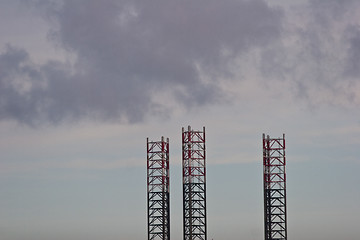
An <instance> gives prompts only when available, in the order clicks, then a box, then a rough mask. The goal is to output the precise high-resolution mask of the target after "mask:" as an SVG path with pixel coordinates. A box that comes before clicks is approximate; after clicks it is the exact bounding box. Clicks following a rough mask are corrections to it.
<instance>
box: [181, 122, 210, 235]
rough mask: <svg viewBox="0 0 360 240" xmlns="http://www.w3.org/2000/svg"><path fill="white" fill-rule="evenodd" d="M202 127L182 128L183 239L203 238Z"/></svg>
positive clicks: (203, 137)
mask: <svg viewBox="0 0 360 240" xmlns="http://www.w3.org/2000/svg"><path fill="white" fill-rule="evenodd" d="M205 154H206V151H205V127H204V128H203V131H194V130H191V127H190V126H189V127H188V130H187V131H184V128H183V129H182V158H183V161H182V167H183V221H184V223H183V226H184V240H206V239H207V231H206V228H207V227H206V164H205V157H206V156H205Z"/></svg>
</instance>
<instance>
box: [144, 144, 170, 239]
mask: <svg viewBox="0 0 360 240" xmlns="http://www.w3.org/2000/svg"><path fill="white" fill-rule="evenodd" d="M146 141H147V203H148V240H160V239H161V240H165V239H166V240H169V239H170V196H169V192H170V184H169V139H168V138H167V139H166V141H164V137H162V138H161V141H157V142H151V141H149V138H147V140H146Z"/></svg>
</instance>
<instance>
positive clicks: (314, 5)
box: [0, 0, 360, 125]
mask: <svg viewBox="0 0 360 240" xmlns="http://www.w3.org/2000/svg"><path fill="white" fill-rule="evenodd" d="M34 3H35V4H34ZM54 3H55V4H54ZM33 6H35V7H36V8H38V9H41V11H43V13H45V14H43V15H44V16H46V17H47V19H48V20H49V22H51V30H50V32H49V33H48V35H49V38H50V39H51V41H52V43H53V44H54V45H56V46H58V47H60V48H62V49H64V50H65V51H68V52H69V53H71V54H72V55H73V56H74V60H73V61H72V63H71V64H70V63H68V62H60V61H55V60H53V61H51V60H49V61H48V62H47V63H45V64H42V65H39V64H34V63H33V62H32V61H31V56H29V54H28V52H27V50H26V49H22V48H21V46H13V45H11V43H10V44H8V45H7V46H5V47H3V50H2V52H0V64H1V66H2V67H1V69H0V86H1V89H0V91H1V96H0V119H2V120H4V119H10V120H16V121H18V122H21V123H25V124H30V125H34V124H35V125H36V124H37V123H44V122H50V123H59V122H62V121H64V120H79V119H84V118H92V119H100V120H115V121H122V122H139V121H143V120H144V118H145V117H146V116H148V115H165V116H171V113H172V111H174V109H176V108H181V109H185V110H188V109H192V108H196V107H197V106H202V105H207V104H213V103H221V102H224V101H226V100H228V99H227V98H228V95H229V92H227V91H228V90H225V89H224V88H223V87H222V86H223V85H222V84H223V81H225V80H224V79H225V78H228V79H229V78H230V79H233V80H237V79H239V77H238V76H241V79H243V80H244V79H245V80H250V81H251V79H250V78H251V76H252V75H249V74H248V72H247V71H248V69H247V68H246V67H245V65H236V64H237V63H238V59H242V61H243V62H248V63H250V64H252V65H253V68H254V69H256V71H257V72H258V74H257V78H259V79H260V81H262V82H263V83H264V85H266V86H270V85H271V84H270V83H271V81H278V82H281V81H283V82H286V84H284V86H285V85H286V86H288V89H286V91H290V92H291V94H292V95H294V96H295V97H296V98H300V99H303V100H305V101H306V102H308V103H309V104H312V105H318V104H334V105H340V106H354V105H356V104H357V103H360V96H359V93H358V92H359V91H358V90H360V84H359V81H358V80H357V79H358V77H359V75H360V71H359V66H358V65H359V64H358V63H359V62H360V61H359V57H360V50H359V49H360V30H359V29H360V28H359V21H360V19H359V18H358V16H359V14H358V9H360V3H358V2H357V1H351V0H347V1H337V0H331V1H321V0H314V1H309V3H308V4H307V5H302V6H297V7H295V8H287V9H282V8H281V7H280V6H279V7H270V6H269V5H268V4H267V3H266V2H265V1H264V0H255V1H245V0H241V1H239V0H225V1H217V0H207V1H205V0H202V1H190V0H185V1H181V2H179V1H164V0H155V1H151V2H149V1H127V0H122V1H119V0H116V1H115V0H107V1H101V2H100V1H97V0H86V1H85V0H79V1H70V0H64V1H33ZM252 52H256V54H255V55H256V57H254V56H255V55H254V56H251V54H252ZM249 53H250V55H249ZM249 56H250V57H251V58H249V59H248V57H249ZM251 59H256V60H255V61H252V60H251ZM230 66H232V68H231V67H230ZM234 66H235V69H236V70H234ZM237 86H240V87H241V84H240V85H237ZM232 90H233V92H236V89H232ZM282 90H284V89H280V90H278V91H282ZM253 95H256V93H254V94H253Z"/></svg>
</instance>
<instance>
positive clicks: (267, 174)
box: [263, 134, 287, 240]
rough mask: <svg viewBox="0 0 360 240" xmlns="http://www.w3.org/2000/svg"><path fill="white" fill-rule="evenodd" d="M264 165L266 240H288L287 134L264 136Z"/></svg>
mask: <svg viewBox="0 0 360 240" xmlns="http://www.w3.org/2000/svg"><path fill="white" fill-rule="evenodd" d="M263 164H264V168H263V169H264V227H265V240H287V227H286V225H287V222H286V173H285V164H286V159H285V134H283V137H282V138H270V137H269V135H268V136H267V137H266V138H265V134H263Z"/></svg>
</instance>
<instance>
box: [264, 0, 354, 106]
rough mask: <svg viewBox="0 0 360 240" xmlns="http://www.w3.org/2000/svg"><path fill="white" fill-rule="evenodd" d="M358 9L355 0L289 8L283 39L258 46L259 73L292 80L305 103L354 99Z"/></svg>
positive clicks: (349, 103) (322, 1)
mask: <svg viewBox="0 0 360 240" xmlns="http://www.w3.org/2000/svg"><path fill="white" fill-rule="evenodd" d="M359 9H360V2H359V1H354V0H345V1H342V0H313V1H309V3H308V4H307V5H302V6H298V7H297V8H293V9H292V10H289V12H287V14H286V15H287V16H286V20H285V21H286V22H284V26H285V27H284V34H283V38H282V41H281V42H280V41H278V42H274V44H272V45H270V46H268V47H265V48H264V49H262V52H261V60H260V62H261V68H260V69H261V71H262V73H263V75H264V76H265V77H268V78H269V79H281V80H282V81H289V82H291V85H292V92H293V93H294V95H295V96H296V97H299V98H300V99H305V100H306V102H307V103H309V104H310V105H314V104H315V105H316V104H323V103H325V104H331V105H343V106H344V105H346V106H354V105H356V104H357V102H356V101H354V99H355V97H354V96H355V95H356V94H357V93H356V91H357V90H356V88H354V77H355V76H357V77H358V76H359V75H360V71H359V70H358V69H359V64H358V63H359V60H360V59H359V58H360V34H359V27H360V25H359V19H358V12H359ZM286 90H289V89H286Z"/></svg>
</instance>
